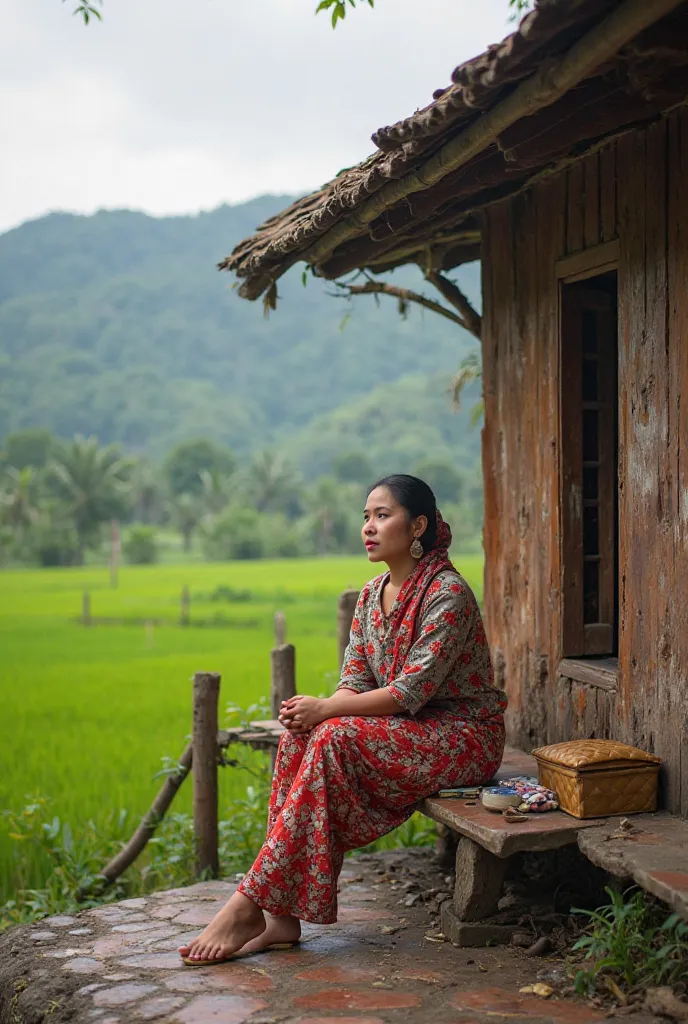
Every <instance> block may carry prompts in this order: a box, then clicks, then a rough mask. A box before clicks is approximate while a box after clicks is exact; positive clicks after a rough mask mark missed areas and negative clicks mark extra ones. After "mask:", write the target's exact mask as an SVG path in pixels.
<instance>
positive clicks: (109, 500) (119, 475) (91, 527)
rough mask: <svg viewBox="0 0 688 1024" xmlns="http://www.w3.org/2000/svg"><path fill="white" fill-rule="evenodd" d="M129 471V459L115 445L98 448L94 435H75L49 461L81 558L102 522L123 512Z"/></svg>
mask: <svg viewBox="0 0 688 1024" xmlns="http://www.w3.org/2000/svg"><path fill="white" fill-rule="evenodd" d="M131 471H132V462H131V460H130V459H126V458H123V457H122V456H121V454H120V452H119V449H118V448H116V447H114V446H109V447H107V448H101V447H100V445H99V444H98V440H97V439H96V438H95V437H88V438H85V437H79V436H77V437H75V438H74V440H73V441H72V442H71V443H70V444H69V445H66V446H65V447H64V448H63V449H62V450H61V451H60V453H59V454H58V456H57V457H56V458H54V459H53V460H52V462H51V463H50V468H49V476H50V481H51V484H52V487H53V489H54V491H55V493H56V495H57V497H58V498H60V500H61V501H63V502H64V503H65V505H66V508H67V510H68V512H69V516H70V518H71V520H72V522H73V523H74V528H75V530H76V535H77V538H78V543H79V553H80V557H81V558H82V559H83V555H84V551H85V549H86V548H87V547H90V546H94V545H95V544H97V542H98V540H99V537H100V528H101V526H102V524H103V523H105V522H108V520H110V519H114V518H117V517H119V516H122V515H123V514H124V512H125V510H126V507H127V499H128V497H129V494H130V491H131V482H130V477H131Z"/></svg>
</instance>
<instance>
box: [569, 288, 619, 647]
mask: <svg viewBox="0 0 688 1024" xmlns="http://www.w3.org/2000/svg"><path fill="white" fill-rule="evenodd" d="M617 296H618V288H617V273H616V270H605V272H603V273H598V274H594V275H592V276H585V277H584V279H583V280H574V281H571V280H569V281H567V280H563V281H562V282H561V377H560V380H561V396H560V409H561V467H562V470H561V511H562V519H561V525H562V624H563V628H562V651H561V654H562V657H563V658H590V657H595V658H609V657H611V658H613V657H615V656H616V655H617V653H618V633H619V627H618V620H619V594H618V575H619V554H618V499H617V495H618V460H619V455H618V451H619V436H618V340H617V303H618V298H617Z"/></svg>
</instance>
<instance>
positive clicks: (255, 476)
mask: <svg viewBox="0 0 688 1024" xmlns="http://www.w3.org/2000/svg"><path fill="white" fill-rule="evenodd" d="M247 490H248V494H249V496H250V498H251V501H252V503H253V504H254V505H255V507H256V508H257V510H258V511H259V512H286V513H287V515H289V514H295V513H297V511H298V504H299V494H300V491H301V481H300V479H299V474H298V471H297V470H296V469H294V467H293V466H291V465H290V464H289V462H288V461H287V460H286V459H285V458H284V456H283V455H280V453H279V452H272V451H268V450H266V451H263V452H260V454H258V455H256V456H255V457H254V459H253V461H252V462H251V465H250V467H249V470H248V474H247Z"/></svg>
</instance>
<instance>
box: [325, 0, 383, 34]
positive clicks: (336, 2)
mask: <svg viewBox="0 0 688 1024" xmlns="http://www.w3.org/2000/svg"><path fill="white" fill-rule="evenodd" d="M347 2H348V4H349V7H355V6H356V3H357V0H320V3H319V4H318V6H317V7H316V9H315V13H316V14H319V13H320V12H321V11H330V12H331V18H332V28H336V27H337V22H338V21H340V20H341V21H343V20H344V18H345V17H346V5H347ZM360 2H361V3H363V0H360ZM366 2H367V4H368V6H369V7H374V6H375V0H366Z"/></svg>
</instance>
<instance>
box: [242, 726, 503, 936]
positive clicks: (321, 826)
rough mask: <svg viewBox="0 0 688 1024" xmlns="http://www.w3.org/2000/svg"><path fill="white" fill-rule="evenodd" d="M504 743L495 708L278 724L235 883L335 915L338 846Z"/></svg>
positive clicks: (405, 809) (402, 815) (485, 775)
mask: <svg viewBox="0 0 688 1024" xmlns="http://www.w3.org/2000/svg"><path fill="white" fill-rule="evenodd" d="M503 751H504V722H503V719H502V716H501V715H499V716H496V717H495V718H491V719H484V718H483V719H464V718H460V717H459V716H458V715H456V714H454V713H453V712H450V711H436V710H435V711H432V710H423V711H421V712H419V713H418V715H416V716H415V717H414V718H411V717H410V716H405V715H404V716H402V715H390V716H389V717H382V716H380V717H365V718H364V717H360V716H347V717H343V718H330V719H328V720H327V721H326V722H322V723H321V724H320V725H318V726H316V728H315V729H313V730H312V731H311V732H310V733H308V734H307V735H302V736H298V735H293V734H292V733H289V732H285V733H284V734H283V735H282V737H281V739H280V745H279V750H278V752H277V761H276V764H275V774H274V778H273V782H272V794H271V797H270V810H269V815H268V828H267V838H266V840H265V843H264V844H263V846H262V848H261V850H260V853H259V854H258V857H257V858H256V861H255V863H254V865H253V867H252V868H251V870H250V871H249V872H248V874H247V875H246V877H245V878H244V880H243V881H242V883H241V885H240V886H239V891H240V892H243V893H244V894H245V895H246V896H248V897H249V898H250V899H252V900H253V901H254V903H257V904H258V906H260V907H262V908H263V910H267V911H268V912H269V913H271V914H275V915H279V914H293V915H294V916H295V917H298V918H301V919H302V920H304V921H310V922H312V923H314V924H332V923H334V922H335V921H336V920H337V878H338V877H339V872H340V871H341V868H342V862H343V860H344V854H345V853H346V852H347V851H348V850H354V849H357V848H358V847H361V846H367V845H368V843H372V842H373V841H374V840H375V839H379V838H380V836H383V835H385V833H387V832H391V830H392V829H394V828H396V827H397V826H398V825H401V824H402V822H404V821H406V819H407V818H410V817H411V815H412V814H413V812H414V811H415V809H416V805H417V803H418V801H419V800H421V799H423V797H426V796H429V795H430V794H431V793H436V792H437V790H438V789H444V788H447V787H449V786H461V785H469V786H470V785H477V784H478V783H482V782H487V781H488V780H489V779H490V778H491V777H492V776H493V775H494V773H495V771H496V770H497V769H498V768H499V765H500V763H501V760H502V754H503Z"/></svg>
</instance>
